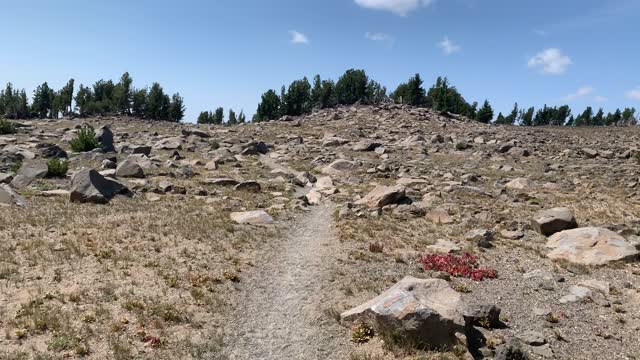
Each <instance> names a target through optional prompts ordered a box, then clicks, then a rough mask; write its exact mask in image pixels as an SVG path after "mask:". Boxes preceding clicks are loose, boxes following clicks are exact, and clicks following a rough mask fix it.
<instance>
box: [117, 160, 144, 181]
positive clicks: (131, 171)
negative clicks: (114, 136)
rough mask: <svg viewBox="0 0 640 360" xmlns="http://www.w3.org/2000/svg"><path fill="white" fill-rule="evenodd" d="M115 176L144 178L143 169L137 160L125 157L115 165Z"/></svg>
mask: <svg viewBox="0 0 640 360" xmlns="http://www.w3.org/2000/svg"><path fill="white" fill-rule="evenodd" d="M116 176H117V177H122V178H144V170H142V167H141V166H140V165H139V164H138V163H137V162H135V161H133V160H129V159H126V160H125V161H123V162H121V163H120V164H118V167H116Z"/></svg>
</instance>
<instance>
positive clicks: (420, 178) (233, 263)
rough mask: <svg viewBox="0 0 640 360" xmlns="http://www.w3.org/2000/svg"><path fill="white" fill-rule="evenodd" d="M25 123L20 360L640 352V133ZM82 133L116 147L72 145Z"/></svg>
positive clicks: (17, 287)
mask: <svg viewBox="0 0 640 360" xmlns="http://www.w3.org/2000/svg"><path fill="white" fill-rule="evenodd" d="M16 125H17V133H15V134H11V135H4V136H0V205H2V206H0V212H1V214H2V216H0V288H1V289H2V291H0V329H1V330H3V334H4V336H3V337H1V338H0V348H1V349H3V351H2V354H0V358H2V359H30V358H79V357H86V358H90V359H104V358H114V359H130V358H149V359H189V358H192V359H216V358H220V359H258V358H259V359H284V358H293V359H302V358H304V359H395V358H412V359H415V358H425V359H449V358H450V359H458V358H460V359H471V358H476V359H482V358H487V359H491V358H495V359H503V360H504V359H526V358H530V359H538V358H548V359H594V358H600V357H601V356H602V354H607V358H609V359H634V358H636V357H637V356H638V354H640V345H638V342H637V341H636V339H635V334H636V333H637V331H638V330H639V329H640V293H639V290H638V289H640V277H639V276H640V266H638V265H639V263H638V262H637V255H638V250H637V246H638V244H639V243H640V237H639V236H640V222H639V218H638V216H639V215H640V194H639V193H638V181H639V175H638V171H639V170H640V162H639V161H638V159H639V158H638V157H637V153H638V145H639V144H640V131H639V130H638V129H637V128H635V127H625V128H597V129H594V128H558V127H543V128H521V127H496V126H491V125H484V124H480V123H476V122H471V121H466V120H465V119H464V118H459V117H456V116H449V115H446V116H445V115H443V114H437V113H434V112H431V111H430V110H427V109H416V108H410V107H403V106H397V105H383V106H378V107H365V106H354V107H342V108H338V109H333V110H324V111H320V112H315V113H313V114H311V115H308V116H305V117H300V118H284V119H282V120H281V121H277V122H269V123H258V124H246V125H238V126H231V127H221V126H217V127H216V126H195V125H190V124H182V125H181V124H169V123H161V122H148V121H140V120H135V119H128V118H100V119H76V120H56V121H33V122H23V123H19V124H16ZM87 126H91V127H93V128H94V129H95V140H96V145H97V148H96V149H94V150H91V151H85V152H75V151H72V149H71V145H70V142H72V141H74V139H76V138H77V137H78V136H79V134H80V133H81V132H84V131H85V130H83V129H85V128H86V127H87ZM92 136H93V135H92ZM52 158H54V159H58V158H59V159H67V160H66V161H68V163H67V162H66V161H65V160H61V161H51V160H50V159H52ZM67 165H68V171H67V172H66V174H65V171H64V170H66V169H64V168H65V167H66V166H67Z"/></svg>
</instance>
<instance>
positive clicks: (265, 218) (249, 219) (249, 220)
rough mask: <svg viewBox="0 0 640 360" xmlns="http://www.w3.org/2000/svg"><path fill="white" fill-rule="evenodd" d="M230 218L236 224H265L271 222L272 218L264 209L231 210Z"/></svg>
mask: <svg viewBox="0 0 640 360" xmlns="http://www.w3.org/2000/svg"><path fill="white" fill-rule="evenodd" d="M230 216H231V220H233V221H235V222H236V223H238V224H245V225H256V226H265V225H271V224H273V218H272V217H271V216H270V215H269V214H267V212H266V211H264V210H254V211H243V212H232V213H231V215H230Z"/></svg>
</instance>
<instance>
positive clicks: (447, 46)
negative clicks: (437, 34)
mask: <svg viewBox="0 0 640 360" xmlns="http://www.w3.org/2000/svg"><path fill="white" fill-rule="evenodd" d="M438 47H439V48H440V49H442V51H443V52H444V53H445V55H451V54H453V53H456V52H458V51H460V49H461V48H460V46H458V45H457V44H455V43H454V42H453V41H451V40H449V38H448V37H446V36H445V37H444V40H442V41H440V42H439V43H438Z"/></svg>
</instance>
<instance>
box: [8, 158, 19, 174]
mask: <svg viewBox="0 0 640 360" xmlns="http://www.w3.org/2000/svg"><path fill="white" fill-rule="evenodd" d="M21 167H22V161H18V162H17V163H15V164H13V165H11V168H9V170H11V172H12V173H16V174H17V173H18V171H20V168H21Z"/></svg>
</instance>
